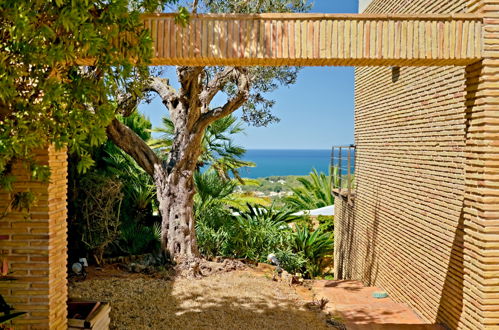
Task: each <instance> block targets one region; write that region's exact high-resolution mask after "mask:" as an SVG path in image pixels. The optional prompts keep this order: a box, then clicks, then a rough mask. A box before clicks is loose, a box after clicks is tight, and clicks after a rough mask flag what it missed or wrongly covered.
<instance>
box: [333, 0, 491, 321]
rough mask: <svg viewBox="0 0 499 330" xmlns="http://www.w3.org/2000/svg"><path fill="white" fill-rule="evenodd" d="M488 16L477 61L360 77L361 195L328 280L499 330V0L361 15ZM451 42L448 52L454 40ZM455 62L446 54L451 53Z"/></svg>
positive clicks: (422, 3) (386, 7) (346, 211)
mask: <svg viewBox="0 0 499 330" xmlns="http://www.w3.org/2000/svg"><path fill="white" fill-rule="evenodd" d="M464 12H473V13H480V15H482V14H483V15H484V22H483V26H482V32H481V33H483V41H482V42H483V45H482V47H483V56H484V59H483V61H481V62H476V63H474V64H471V65H469V66H468V67H466V68H465V67H450V66H449V67H439V68H436V67H435V68H408V67H402V68H401V71H400V75H398V74H394V73H393V72H392V71H391V69H390V68H386V67H380V68H357V69H356V83H355V87H356V91H355V105H356V111H355V121H356V122H355V138H356V144H357V148H358V149H357V157H358V158H357V169H356V180H357V185H358V187H357V195H356V199H355V204H354V205H353V206H349V205H348V204H346V203H344V202H343V200H341V199H339V200H338V202H337V205H336V212H337V214H338V216H337V226H336V228H335V230H336V235H335V237H336V239H337V242H336V243H337V246H336V248H337V251H336V259H335V260H336V271H337V274H338V275H340V276H342V277H344V278H354V279H360V280H363V281H364V282H365V283H366V284H375V285H378V286H382V287H384V288H385V289H386V290H387V291H388V292H389V293H390V294H391V296H392V297H394V298H395V299H397V300H399V301H403V302H407V303H408V304H409V305H411V307H412V308H414V309H415V310H416V311H417V312H418V314H419V315H420V316H421V317H422V318H423V319H425V320H427V321H429V322H432V323H444V324H446V325H447V326H448V327H450V328H452V329H488V328H490V329H497V328H499V206H498V205H499V203H498V202H499V140H498V139H497V134H498V133H499V115H498V114H497V113H498V112H497V109H498V106H499V78H497V77H499V61H498V59H499V58H498V57H499V41H498V40H499V15H498V13H499V1H498V0H494V1H465V0H460V1H451V0H436V1H435V0H431V1H429V0H417V1H395V0H388V1H382V0H374V1H373V2H372V3H371V4H370V6H369V7H368V8H367V9H366V13H369V14H376V13H393V14H401V13H404V14H405V13H438V14H452V13H464ZM451 43H452V41H451ZM450 52H451V53H452V49H451V50H450Z"/></svg>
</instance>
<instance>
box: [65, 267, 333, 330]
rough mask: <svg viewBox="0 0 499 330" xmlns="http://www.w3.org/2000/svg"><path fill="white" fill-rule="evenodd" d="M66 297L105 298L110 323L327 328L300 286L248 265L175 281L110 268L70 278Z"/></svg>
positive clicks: (149, 326)
mask: <svg viewBox="0 0 499 330" xmlns="http://www.w3.org/2000/svg"><path fill="white" fill-rule="evenodd" d="M303 290H304V289H303V288H301V291H303ZM305 291H306V290H305ZM70 297H74V298H84V299H92V300H100V301H108V302H110V303H111V306H112V307H111V308H112V310H111V319H112V322H111V328H112V329H244V330H250V329H258V330H261V329H311V330H312V329H313V330H316V329H317V330H320V329H331V328H330V327H328V326H327V325H326V323H325V316H324V315H323V314H322V313H320V312H315V311H311V310H309V309H307V308H306V307H304V303H305V302H306V301H305V299H304V298H305V296H304V295H303V292H302V293H301V294H300V295H299V294H297V292H296V290H295V288H293V287H290V286H288V285H287V284H285V283H277V282H274V281H271V280H270V279H269V278H268V276H266V275H265V272H262V271H254V270H246V271H234V272H230V273H222V274H216V275H212V276H209V277H205V278H202V279H177V280H175V281H171V280H170V281H166V280H163V279H154V278H151V277H147V276H138V275H134V276H123V274H118V273H116V272H112V273H108V274H107V275H105V276H92V277H90V278H89V279H87V280H85V281H83V282H76V283H72V284H71V285H70Z"/></svg>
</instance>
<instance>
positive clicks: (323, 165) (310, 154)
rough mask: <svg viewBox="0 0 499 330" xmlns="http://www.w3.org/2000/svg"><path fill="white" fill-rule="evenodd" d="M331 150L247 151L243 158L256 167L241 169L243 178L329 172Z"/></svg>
mask: <svg viewBox="0 0 499 330" xmlns="http://www.w3.org/2000/svg"><path fill="white" fill-rule="evenodd" d="M330 158H331V149H248V150H247V151H246V154H245V155H244V157H243V160H245V161H251V162H253V163H255V164H256V167H244V168H241V169H240V171H239V173H240V175H241V177H244V178H251V179H256V178H264V177H269V176H289V175H308V174H309V173H310V172H312V170H313V169H316V170H317V171H318V172H324V173H328V172H329V163H330Z"/></svg>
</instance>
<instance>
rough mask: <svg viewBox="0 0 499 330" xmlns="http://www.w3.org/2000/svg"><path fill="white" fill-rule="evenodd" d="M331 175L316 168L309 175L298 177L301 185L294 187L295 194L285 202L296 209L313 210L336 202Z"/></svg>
mask: <svg viewBox="0 0 499 330" xmlns="http://www.w3.org/2000/svg"><path fill="white" fill-rule="evenodd" d="M331 180H332V179H331V175H325V174H324V173H318V172H317V171H316V170H315V169H314V170H313V171H312V172H311V173H310V175H309V176H308V177H304V178H298V181H299V182H300V183H301V187H298V188H292V189H291V190H292V191H293V195H291V196H288V197H287V198H286V199H285V203H286V204H287V205H288V206H289V207H291V208H293V209H295V210H313V209H317V208H321V207H325V206H329V205H333V204H334V196H333V193H332V185H331Z"/></svg>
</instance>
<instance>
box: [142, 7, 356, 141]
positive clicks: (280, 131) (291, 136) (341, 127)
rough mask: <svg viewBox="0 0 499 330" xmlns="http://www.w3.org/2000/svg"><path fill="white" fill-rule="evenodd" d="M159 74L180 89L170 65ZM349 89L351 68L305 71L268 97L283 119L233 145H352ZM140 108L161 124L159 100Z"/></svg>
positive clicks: (345, 9) (341, 9)
mask: <svg viewBox="0 0 499 330" xmlns="http://www.w3.org/2000/svg"><path fill="white" fill-rule="evenodd" d="M357 9H358V3H357V0H343V1H341V0H340V1H338V0H315V5H314V8H313V9H312V12H318V13H356V12H357ZM163 75H164V76H165V77H167V78H169V79H170V81H171V82H172V85H173V86H174V87H177V86H178V85H177V84H175V83H176V75H175V68H174V67H165V68H164V74H163ZM353 91H354V79H353V68H351V67H308V68H303V69H302V70H301V72H300V74H299V76H298V81H297V83H296V84H295V85H292V86H290V87H283V88H281V89H279V90H277V91H276V92H274V93H272V94H270V95H269V97H270V98H272V99H274V100H276V105H275V106H274V110H273V113H274V114H275V115H277V116H278V117H279V118H280V119H281V121H280V122H279V123H275V124H270V125H269V126H267V127H252V126H248V125H245V127H246V133H245V134H244V135H239V136H237V137H236V138H235V142H236V143H237V144H239V145H241V146H243V147H245V148H246V149H329V148H330V147H331V146H332V145H348V144H351V143H353V142H354V140H353V125H354V123H353V116H354V113H353V109H354V105H353V102H354V96H353ZM139 109H140V111H141V112H142V113H144V114H145V115H147V116H148V117H149V119H150V120H151V122H152V124H153V126H159V125H160V124H161V117H162V116H163V115H164V114H165V113H166V109H165V108H164V106H163V105H162V104H161V102H160V101H159V99H158V98H155V99H154V100H153V102H152V103H151V104H142V105H140V107H139ZM237 114H238V112H236V115H237Z"/></svg>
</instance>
